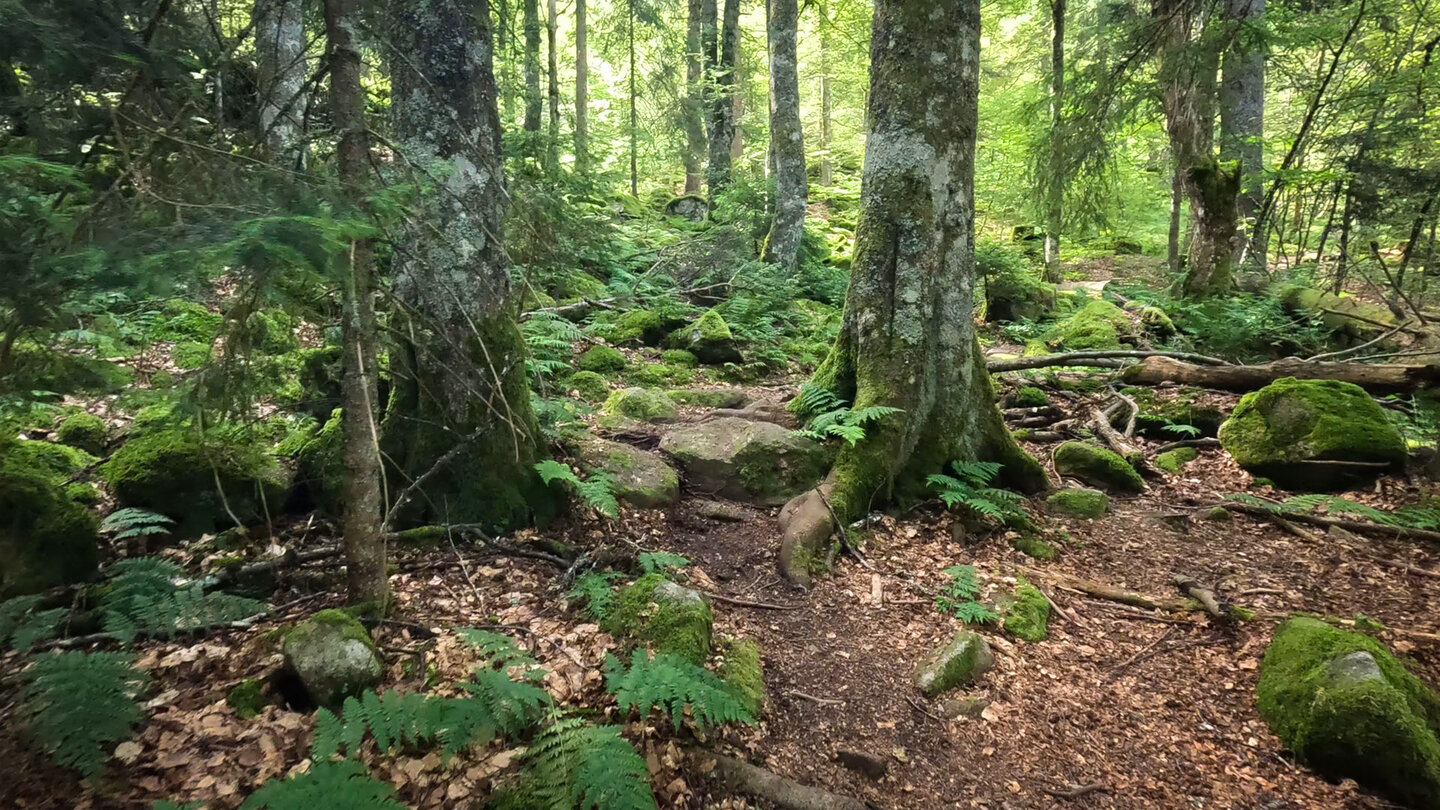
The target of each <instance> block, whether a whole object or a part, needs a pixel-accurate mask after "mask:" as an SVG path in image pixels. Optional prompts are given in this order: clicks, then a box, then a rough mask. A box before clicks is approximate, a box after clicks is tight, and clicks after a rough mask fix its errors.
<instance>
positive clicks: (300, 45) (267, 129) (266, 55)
mask: <svg viewBox="0 0 1440 810" xmlns="http://www.w3.org/2000/svg"><path fill="white" fill-rule="evenodd" d="M304 11H305V9H304V6H303V3H302V2H301V0H255V67H256V74H257V84H258V85H259V90H260V137H261V138H262V139H263V140H264V141H265V143H266V145H267V146H268V147H269V148H270V151H271V152H272V153H273V154H274V155H276V156H277V157H280V158H282V159H283V161H284V162H285V163H287V164H289V165H290V166H291V167H292V168H300V167H303V164H304V151H303V150H302V149H300V148H299V146H300V139H301V136H302V134H303V133H302V132H301V129H302V125H301V122H302V119H303V118H304V112H305V111H304V107H305V99H304V97H303V96H304V89H305V80H306V78H308V75H309V71H310V61H309V60H308V59H306V58H305V14H304Z"/></svg>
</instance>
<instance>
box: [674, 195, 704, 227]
mask: <svg viewBox="0 0 1440 810" xmlns="http://www.w3.org/2000/svg"><path fill="white" fill-rule="evenodd" d="M709 213H710V202H709V201H708V200H706V199H705V198H704V197H701V196H700V195H699V194H685V195H682V196H679V197H676V198H675V199H673V200H671V201H670V202H668V203H665V216H667V217H684V218H685V219H688V220H690V221H691V222H704V221H705V217H706V216H707V215H708V214H709Z"/></svg>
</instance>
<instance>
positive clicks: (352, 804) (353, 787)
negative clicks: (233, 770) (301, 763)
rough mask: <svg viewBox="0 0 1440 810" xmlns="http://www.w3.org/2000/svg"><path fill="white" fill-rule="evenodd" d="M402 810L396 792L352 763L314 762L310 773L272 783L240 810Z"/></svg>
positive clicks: (351, 761)
mask: <svg viewBox="0 0 1440 810" xmlns="http://www.w3.org/2000/svg"><path fill="white" fill-rule="evenodd" d="M319 807H343V808H345V810H404V808H405V805H403V804H401V803H400V802H398V801H396V800H395V788H393V787H391V786H390V784H389V783H388V782H382V781H380V780H379V779H376V778H375V777H373V776H371V775H370V774H369V773H368V772H367V771H366V770H365V766H363V765H361V764H360V763H358V762H355V761H353V760H341V761H339V762H329V761H324V760H316V761H315V762H314V763H313V764H312V765H311V766H310V770H308V771H306V772H305V773H302V774H297V775H295V776H292V777H290V778H289V779H283V780H280V779H272V780H270V781H269V782H266V783H265V784H263V785H261V786H260V789H259V790H256V791H255V792H254V793H252V794H250V797H249V798H247V799H246V800H245V803H244V804H242V805H240V808H241V810H316V808H319Z"/></svg>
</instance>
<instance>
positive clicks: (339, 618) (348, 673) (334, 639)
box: [280, 610, 384, 709]
mask: <svg viewBox="0 0 1440 810" xmlns="http://www.w3.org/2000/svg"><path fill="white" fill-rule="evenodd" d="M280 652H281V653H282V654H284V656H285V667H286V668H287V669H289V670H290V671H291V672H293V673H295V676H296V677H297V678H299V679H300V683H301V684H302V685H303V686H304V687H305V691H306V692H307V693H308V694H309V695H310V698H311V699H312V700H314V701H315V704H316V705H318V706H325V707H328V708H331V709H334V708H338V707H339V706H340V704H341V703H343V702H344V701H345V698H347V697H351V696H355V695H359V694H360V693H361V692H363V691H365V690H366V689H372V688H374V687H375V686H376V685H377V684H379V683H380V677H381V676H382V675H383V674H384V668H383V666H382V664H381V661H380V653H379V652H378V651H377V650H376V649H375V643H374V642H373V641H371V640H370V632H369V631H368V630H366V629H365V625H363V624H361V623H360V622H359V620H357V619H356V618H355V617H354V616H351V615H350V614H348V613H346V612H345V611H343V610H322V611H320V612H319V613H316V614H315V615H313V616H311V617H310V618H308V619H306V620H305V621H303V622H301V623H300V624H298V625H296V626H295V627H293V628H291V629H290V630H289V631H288V632H286V633H285V639H284V641H283V642H281V645H280Z"/></svg>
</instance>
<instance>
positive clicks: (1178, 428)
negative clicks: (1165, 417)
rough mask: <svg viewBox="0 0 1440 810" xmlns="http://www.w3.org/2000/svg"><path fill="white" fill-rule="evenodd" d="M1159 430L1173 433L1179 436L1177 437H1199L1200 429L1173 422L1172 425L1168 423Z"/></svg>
mask: <svg viewBox="0 0 1440 810" xmlns="http://www.w3.org/2000/svg"><path fill="white" fill-rule="evenodd" d="M1160 429H1161V430H1163V431H1165V432H1166V433H1174V434H1176V435H1179V436H1199V435H1200V428H1198V427H1195V426H1194V425H1182V424H1179V423H1174V422H1172V423H1170V424H1168V425H1162V426H1161V428H1160Z"/></svg>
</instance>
